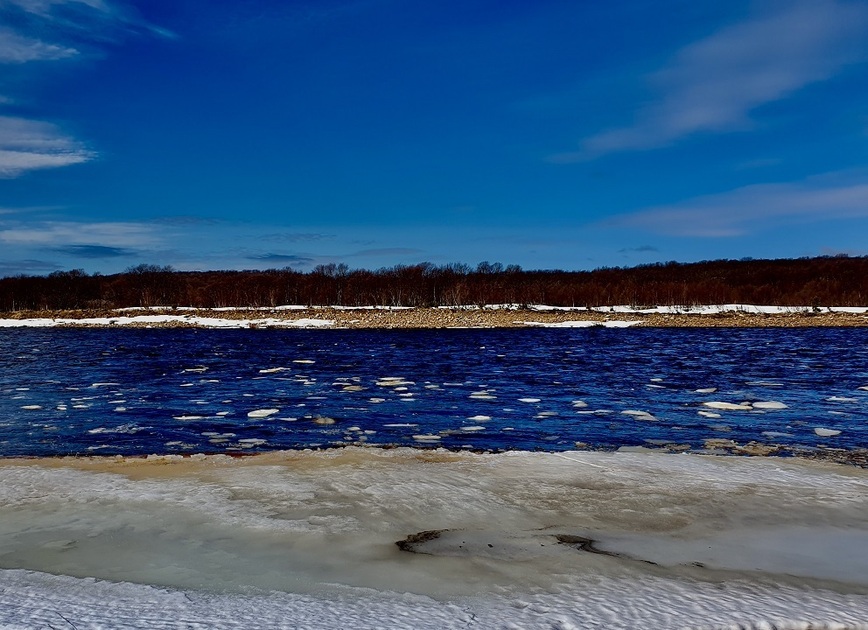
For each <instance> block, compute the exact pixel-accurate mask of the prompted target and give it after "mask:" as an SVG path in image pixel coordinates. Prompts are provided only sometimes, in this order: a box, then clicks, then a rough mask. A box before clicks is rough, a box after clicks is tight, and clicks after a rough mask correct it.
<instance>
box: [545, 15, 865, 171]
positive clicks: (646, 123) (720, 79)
mask: <svg viewBox="0 0 868 630" xmlns="http://www.w3.org/2000/svg"><path fill="white" fill-rule="evenodd" d="M776 6H782V7H783V10H780V11H778V12H776V13H772V14H764V15H761V16H756V17H753V18H751V19H749V20H747V21H744V22H741V23H739V24H735V25H733V26H730V27H727V28H725V29H723V30H721V31H718V32H717V33H715V34H713V35H711V36H709V37H707V38H706V39H703V40H700V41H698V42H696V43H694V44H692V45H690V46H687V47H686V48H683V49H682V50H681V51H680V52H678V53H677V54H676V55H675V57H674V59H673V60H672V62H671V63H670V64H669V65H668V66H667V67H665V68H663V69H662V70H660V71H659V72H657V73H655V74H653V75H651V76H650V77H648V78H649V80H650V83H651V84H652V86H653V87H655V88H656V89H657V90H658V91H659V92H660V94H661V96H660V97H659V99H658V100H656V101H655V102H653V103H652V104H650V105H648V106H647V107H645V108H643V109H642V110H640V111H639V112H638V113H637V116H636V122H635V123H634V124H633V125H631V126H627V127H622V128H618V129H612V130H609V131H604V132H601V133H598V134H596V135H593V136H591V137H589V138H586V139H585V140H584V141H583V142H582V146H581V150H580V151H577V152H574V153H565V154H560V155H556V156H553V158H552V159H553V161H576V160H583V159H592V158H594V157H597V156H600V155H603V154H606V153H612V152H616V151H625V150H637V149H651V148H656V147H661V146H665V145H668V144H670V143H672V142H674V141H676V140H678V139H680V138H683V137H685V136H688V135H690V134H694V133H698V132H722V131H729V130H734V129H743V128H746V127H748V126H750V118H749V114H750V112H751V111H753V110H754V109H756V108H757V107H759V106H760V105H763V104H765V103H770V102H773V101H777V100H780V99H782V98H785V97H787V96H789V95H790V94H792V93H794V92H795V91H796V90H799V89H800V88H802V87H804V86H806V85H808V84H810V83H814V82H817V81H822V80H825V79H828V78H830V77H832V76H833V75H835V74H836V73H837V72H838V71H839V70H840V69H841V68H842V67H843V66H844V65H846V64H847V63H851V62H854V61H861V60H864V59H865V56H866V46H865V43H866V42H868V5H866V4H864V3H846V2H838V1H836V0H803V1H800V2H787V3H783V4H781V5H776Z"/></svg>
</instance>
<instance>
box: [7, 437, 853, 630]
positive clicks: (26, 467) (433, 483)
mask: <svg viewBox="0 0 868 630" xmlns="http://www.w3.org/2000/svg"><path fill="white" fill-rule="evenodd" d="M0 506H2V518H0V567H3V570H0V627H2V628H25V627H27V628H32V627H56V628H59V627H73V626H74V627H76V628H79V629H81V628H91V627H112V628H161V627H171V628H175V627H185V628H199V627H201V628H206V627H208V628H211V627H218V628H219V627H224V628H232V627H291V628H336V627H346V628H350V627H352V628H374V627H386V628H452V627H479V628H498V627H502V628H592V627H600V628H685V627H690V628H723V627H735V626H732V624H737V623H740V624H745V625H746V626H747V627H751V626H750V624H756V625H755V626H754V627H757V628H760V627H771V626H770V625H762V623H773V624H774V627H778V628H807V627H809V626H808V625H807V624H808V623H809V622H810V623H813V624H815V625H812V626H810V627H813V628H818V627H830V628H831V627H848V628H857V627H859V628H868V574H866V572H865V566H868V472H866V471H865V470H862V469H858V468H850V467H843V466H831V465H825V464H819V463H816V462H809V461H797V460H780V459H761V458H750V459H745V458H724V457H706V456H696V455H666V454H661V453H647V452H640V453H628V452H619V453H597V452H575V453H566V454H564V453H504V454H499V455H479V454H471V453H452V452H446V451H440V450H437V451H430V450H429V451H419V450H415V449H408V448H400V449H390V450H380V449H365V448H347V449H340V450H332V451H317V452H312V451H306V452H304V451H302V452H280V453H269V454H265V455H259V456H256V457H249V458H241V459H233V458H229V457H226V456H210V457H204V456H195V457H192V458H180V457H152V458H149V459H148V460H125V459H121V458H104V459H103V458H89V459H68V460H6V461H3V462H0ZM420 533H421V535H419V534H420ZM398 541H403V543H402V545H401V548H399V546H398V545H396V544H395V543H396V542H398ZM761 622H762V623H761ZM824 623H825V624H827V625H822V624H824ZM860 623H861V624H862V625H858V624H860ZM834 624H846V625H834Z"/></svg>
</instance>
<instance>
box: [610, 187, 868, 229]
mask: <svg viewBox="0 0 868 630" xmlns="http://www.w3.org/2000/svg"><path fill="white" fill-rule="evenodd" d="M865 181H866V179H865V177H864V174H863V176H861V177H860V176H858V175H856V176H854V174H852V173H832V174H826V175H821V176H817V177H812V178H809V179H806V180H805V181H803V182H798V183H772V184H755V185H752V186H744V187H742V188H736V189H734V190H731V191H728V192H725V193H721V194H717V195H706V196H702V197H696V198H694V199H689V200H687V201H685V202H683V203H678V204H673V205H670V206H660V207H656V208H649V209H646V210H642V211H640V212H637V213H634V214H628V215H622V216H619V217H614V218H613V219H612V220H610V221H609V222H608V224H609V225H614V226H618V227H633V228H640V229H645V230H648V231H651V232H656V233H659V234H666V235H671V236H699V237H728V236H740V235H743V234H746V233H748V232H750V231H753V230H756V229H757V228H758V227H762V226H763V225H764V224H768V223H769V222H772V223H774V224H775V225H776V226H778V227H779V226H781V225H784V224H792V223H804V222H816V221H827V220H835V219H854V218H868V183H865Z"/></svg>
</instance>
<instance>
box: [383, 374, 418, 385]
mask: <svg viewBox="0 0 868 630" xmlns="http://www.w3.org/2000/svg"><path fill="white" fill-rule="evenodd" d="M415 384H416V383H415V382H413V381H408V380H405V379H403V378H397V377H393V376H387V377H385V378H381V379H379V380H377V381H376V385H379V386H380V387H406V386H407V385H415Z"/></svg>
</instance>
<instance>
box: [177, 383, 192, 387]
mask: <svg viewBox="0 0 868 630" xmlns="http://www.w3.org/2000/svg"><path fill="white" fill-rule="evenodd" d="M194 384H195V383H181V384H180V385H178V387H193V385H194Z"/></svg>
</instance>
